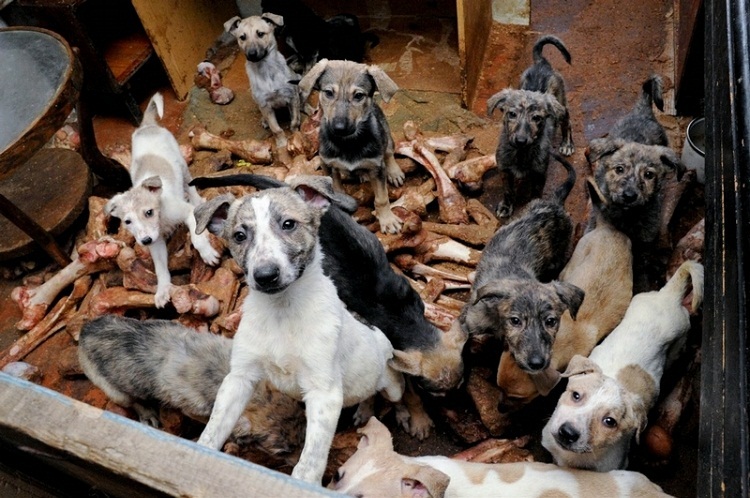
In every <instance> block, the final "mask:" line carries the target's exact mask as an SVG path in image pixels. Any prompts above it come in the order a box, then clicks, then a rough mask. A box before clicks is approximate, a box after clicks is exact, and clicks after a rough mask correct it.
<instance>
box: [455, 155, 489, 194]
mask: <svg viewBox="0 0 750 498" xmlns="http://www.w3.org/2000/svg"><path fill="white" fill-rule="evenodd" d="M495 166H497V161H496V160H495V155H494V154H492V155H488V156H480V157H475V158H472V159H468V160H466V161H461V162H458V163H455V164H447V165H446V164H445V163H443V167H444V169H445V172H446V174H447V175H448V178H450V179H451V180H456V181H457V182H459V183H460V184H461V185H464V186H465V187H466V188H467V189H469V190H472V191H475V190H479V189H481V188H482V177H484V174H485V173H487V172H488V171H489V170H491V169H492V168H494V167H495Z"/></svg>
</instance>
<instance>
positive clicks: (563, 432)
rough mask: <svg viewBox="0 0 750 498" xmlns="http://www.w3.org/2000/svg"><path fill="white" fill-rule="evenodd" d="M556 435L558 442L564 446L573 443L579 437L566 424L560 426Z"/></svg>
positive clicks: (579, 435) (578, 434) (577, 433)
mask: <svg viewBox="0 0 750 498" xmlns="http://www.w3.org/2000/svg"><path fill="white" fill-rule="evenodd" d="M557 435H558V437H559V438H560V441H562V442H563V443H566V444H572V443H575V442H576V441H578V438H580V437H581V433H580V432H578V431H577V430H576V429H575V428H574V427H573V426H572V425H570V424H569V423H567V422H565V423H564V424H563V425H561V426H560V429H558V431H557Z"/></svg>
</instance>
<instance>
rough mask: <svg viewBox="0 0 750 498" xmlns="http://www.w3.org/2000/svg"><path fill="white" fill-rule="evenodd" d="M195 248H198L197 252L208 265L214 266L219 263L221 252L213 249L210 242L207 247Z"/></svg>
mask: <svg viewBox="0 0 750 498" xmlns="http://www.w3.org/2000/svg"><path fill="white" fill-rule="evenodd" d="M196 249H198V254H200V255H201V259H202V260H203V262H204V263H206V264H207V265H208V266H216V265H217V264H219V261H220V260H221V254H220V253H219V251H217V250H216V249H214V248H213V246H212V245H211V244H210V243H209V244H208V247H196Z"/></svg>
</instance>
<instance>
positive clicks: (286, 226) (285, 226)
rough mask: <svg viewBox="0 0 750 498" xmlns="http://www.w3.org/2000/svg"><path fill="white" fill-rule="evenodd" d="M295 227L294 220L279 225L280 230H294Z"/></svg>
mask: <svg viewBox="0 0 750 498" xmlns="http://www.w3.org/2000/svg"><path fill="white" fill-rule="evenodd" d="M296 226H297V222H296V221H294V220H284V222H283V223H282V224H281V229H282V230H294V228H295V227H296Z"/></svg>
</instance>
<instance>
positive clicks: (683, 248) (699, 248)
mask: <svg viewBox="0 0 750 498" xmlns="http://www.w3.org/2000/svg"><path fill="white" fill-rule="evenodd" d="M705 238H706V219H705V218H703V219H701V220H700V221H699V222H698V223H696V224H695V225H693V228H691V229H690V231H689V232H688V233H686V234H685V236H684V237H682V238H681V239H680V241H679V242H677V245H676V246H675V248H674V251H673V252H672V256H671V257H670V258H669V264H668V265H667V279H669V278H671V277H672V275H674V273H675V272H676V271H677V268H679V267H680V265H682V263H684V262H685V261H687V260H689V259H690V260H693V261H697V262H699V263H701V262H703V246H704V241H705Z"/></svg>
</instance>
